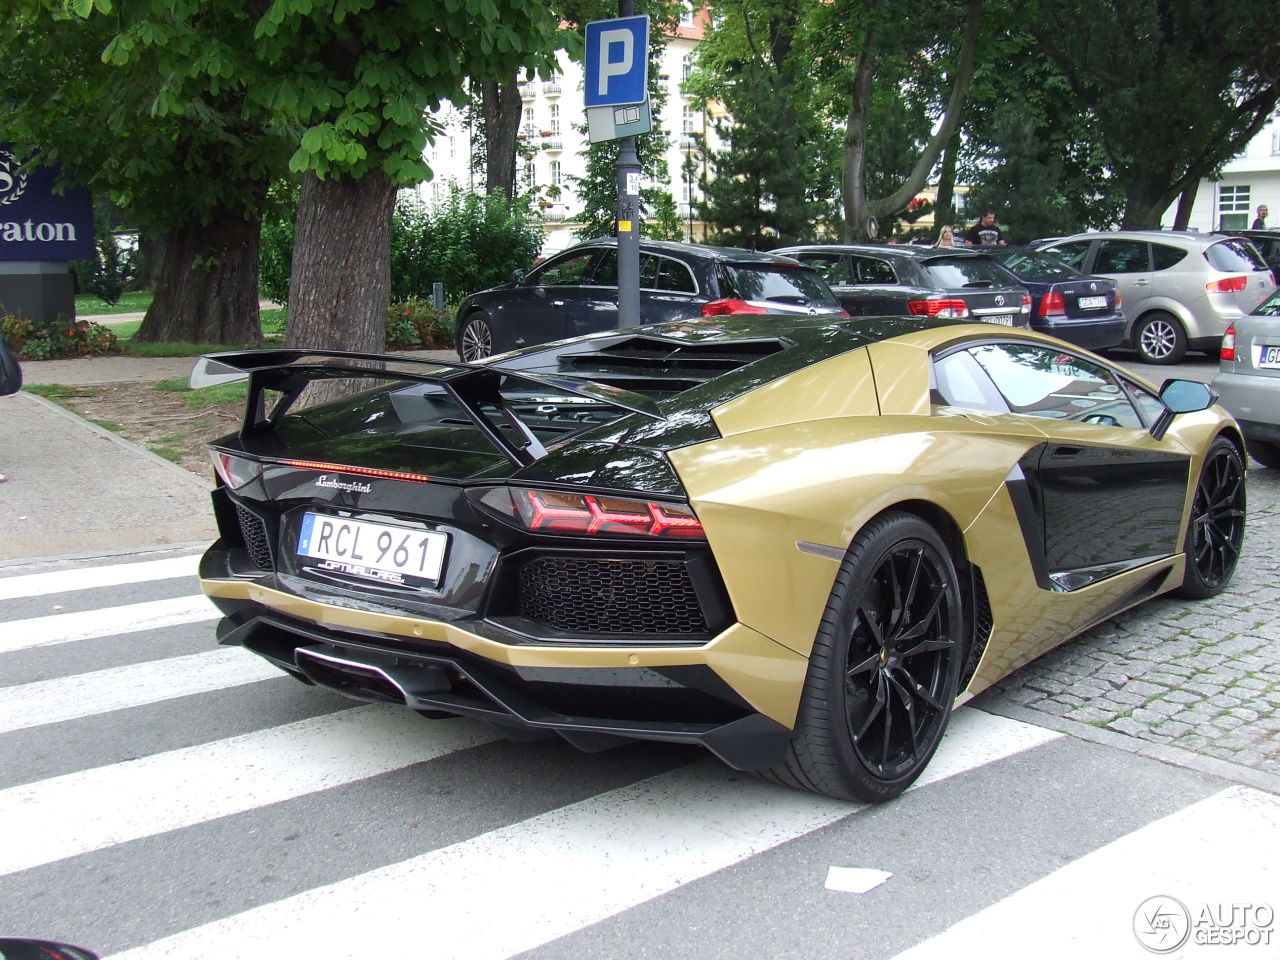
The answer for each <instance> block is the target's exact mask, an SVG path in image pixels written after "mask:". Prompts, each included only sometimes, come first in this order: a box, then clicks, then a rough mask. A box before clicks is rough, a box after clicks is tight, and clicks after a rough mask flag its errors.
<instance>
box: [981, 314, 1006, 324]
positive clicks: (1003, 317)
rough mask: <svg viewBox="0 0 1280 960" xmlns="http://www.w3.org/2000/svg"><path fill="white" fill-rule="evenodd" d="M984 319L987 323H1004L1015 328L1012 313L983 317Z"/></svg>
mask: <svg viewBox="0 0 1280 960" xmlns="http://www.w3.org/2000/svg"><path fill="white" fill-rule="evenodd" d="M982 319H983V320H985V321H987V323H1003V324H1004V325H1005V326H1006V327H1012V326H1013V314H1011V313H999V314H996V315H995V316H993V317H983V318H982Z"/></svg>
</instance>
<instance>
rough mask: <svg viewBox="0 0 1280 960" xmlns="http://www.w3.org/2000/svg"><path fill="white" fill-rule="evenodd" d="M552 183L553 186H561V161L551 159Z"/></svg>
mask: <svg viewBox="0 0 1280 960" xmlns="http://www.w3.org/2000/svg"><path fill="white" fill-rule="evenodd" d="M551 185H552V186H553V187H558V186H560V161H559V160H552V161H551Z"/></svg>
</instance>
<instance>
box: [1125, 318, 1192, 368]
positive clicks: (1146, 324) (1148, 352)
mask: <svg viewBox="0 0 1280 960" xmlns="http://www.w3.org/2000/svg"><path fill="white" fill-rule="evenodd" d="M1133 347H1134V349H1135V350H1137V351H1138V356H1140V357H1142V359H1143V362H1145V363H1158V364H1162V365H1163V364H1170V363H1177V362H1178V361H1179V360H1181V359H1182V358H1183V357H1185V356H1186V355H1187V331H1185V330H1184V329H1182V323H1181V322H1180V321H1179V320H1178V318H1177V317H1175V316H1173V314H1170V313H1165V312H1164V311H1163V310H1155V311H1153V312H1151V313H1148V314H1147V315H1146V316H1145V317H1143V318H1142V319H1141V320H1139V321H1138V325H1137V326H1136V327H1134V328H1133Z"/></svg>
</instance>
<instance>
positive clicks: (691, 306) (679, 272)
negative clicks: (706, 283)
mask: <svg viewBox="0 0 1280 960" xmlns="http://www.w3.org/2000/svg"><path fill="white" fill-rule="evenodd" d="M708 299H709V297H708V294H707V293H706V291H703V290H699V288H698V281H697V279H696V278H695V277H694V274H693V271H692V270H691V269H690V268H689V265H688V264H686V263H685V262H684V261H682V260H677V259H676V258H675V257H665V256H662V255H661V254H657V253H642V254H640V319H641V321H642V322H643V323H666V322H668V321H670V320H687V319H690V318H692V317H699V316H701V315H702V305H703V303H705V302H706V301H707V300H708Z"/></svg>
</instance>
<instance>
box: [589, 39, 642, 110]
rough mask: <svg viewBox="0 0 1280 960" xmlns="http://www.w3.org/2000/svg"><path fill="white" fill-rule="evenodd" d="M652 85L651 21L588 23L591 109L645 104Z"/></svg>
mask: <svg viewBox="0 0 1280 960" xmlns="http://www.w3.org/2000/svg"><path fill="white" fill-rule="evenodd" d="M648 86H649V18H648V17H647V16H640V17H621V18H619V19H616V20H595V21H593V22H591V23H588V24H587V69H586V76H585V77H584V78H583V87H584V88H585V91H584V92H585V93H586V105H587V106H588V107H621V106H624V105H626V104H629V103H643V102H644V101H645V98H646V96H647V95H648Z"/></svg>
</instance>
